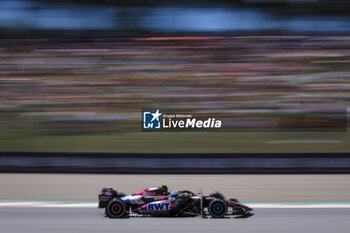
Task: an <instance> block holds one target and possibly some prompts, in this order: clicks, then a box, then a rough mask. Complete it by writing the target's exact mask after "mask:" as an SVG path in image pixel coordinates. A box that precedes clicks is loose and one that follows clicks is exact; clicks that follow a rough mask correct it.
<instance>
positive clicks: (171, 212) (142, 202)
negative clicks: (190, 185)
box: [99, 185, 252, 218]
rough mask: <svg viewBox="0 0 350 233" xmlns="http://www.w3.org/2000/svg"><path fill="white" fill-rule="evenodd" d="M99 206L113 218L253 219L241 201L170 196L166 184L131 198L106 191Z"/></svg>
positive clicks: (182, 192)
mask: <svg viewBox="0 0 350 233" xmlns="http://www.w3.org/2000/svg"><path fill="white" fill-rule="evenodd" d="M99 207H100V208H105V213H106V215H107V216H108V217H110V218H123V217H128V216H130V215H135V216H154V217H156V216H158V217H195V216H202V217H207V216H211V217H213V218H223V217H227V216H233V215H238V216H241V217H249V216H251V215H252V213H251V211H252V209H251V208H250V207H248V206H246V205H243V204H242V203H240V202H239V201H238V200H237V199H228V200H227V199H225V197H224V196H223V195H222V194H221V193H219V192H214V193H211V194H210V195H208V196H202V195H196V194H194V193H193V192H191V191H189V190H180V191H172V192H170V193H168V188H167V187H166V185H163V186H162V187H157V188H149V189H144V190H141V191H138V192H136V193H134V194H131V195H126V194H124V193H119V192H117V191H116V190H114V189H112V188H104V189H102V191H101V193H100V194H99Z"/></svg>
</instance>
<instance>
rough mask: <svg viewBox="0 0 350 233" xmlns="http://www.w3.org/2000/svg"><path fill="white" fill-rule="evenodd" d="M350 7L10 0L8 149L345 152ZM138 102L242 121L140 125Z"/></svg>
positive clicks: (3, 104) (324, 0)
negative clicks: (198, 128) (215, 128)
mask: <svg viewBox="0 0 350 233" xmlns="http://www.w3.org/2000/svg"><path fill="white" fill-rule="evenodd" d="M349 5H350V2H349V1H346V0H337V1H334V0H305V1H302V0H295V1H293V0H288V1H287V0H226V1H225V0H217V1H214V0H212V1H210V0H208V1H195V0H192V1H175V0H174V1H173V0H167V1H150V0H131V1H118V0H100V1H92V0H91V1H90V0H75V1H74V0H70V1H64V0H63V1H53V0H52V1H50V0H49V1H48V0H45V1H27V0H2V1H0V112H1V113H0V151H43V152H140V153H146V152H148V153H153V152H162V153H183V152H189V153H192V152H198V153H200V152H212V153H218V152H225V153H234V152H277V153H278V152H349V151H350V143H349V142H350V141H349V133H347V128H346V124H345V122H346V112H347V111H348V109H347V107H348V106H349V97H350V95H349V89H350V66H349V63H350V59H349V57H350V36H349V33H350V16H348V14H349V11H350V10H349V9H350V8H349ZM141 108H149V109H162V108H166V109H175V110H183V111H186V112H197V113H198V112H199V113H201V112H205V113H212V114H213V115H214V116H216V117H220V115H215V114H220V113H225V114H228V115H229V118H228V119H226V122H229V125H230V126H232V127H234V130H229V131H225V132H211V133H209V132H186V133H179V132H178V133H164V132H161V133H141V124H140V121H141ZM320 113H322V114H323V118H322V117H319V114H320ZM315 124H316V125H315ZM334 124H335V125H336V126H337V127H335V128H334V127H333V128H330V129H329V128H327V126H329V125H334ZM339 125H340V126H341V127H338V126H339ZM310 126H312V127H310ZM295 129H298V130H295ZM155 142H156V144H157V146H155Z"/></svg>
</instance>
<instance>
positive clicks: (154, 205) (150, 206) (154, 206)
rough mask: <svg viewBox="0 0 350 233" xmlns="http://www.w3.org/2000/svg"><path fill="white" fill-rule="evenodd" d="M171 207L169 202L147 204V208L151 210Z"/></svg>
mask: <svg viewBox="0 0 350 233" xmlns="http://www.w3.org/2000/svg"><path fill="white" fill-rule="evenodd" d="M169 208H170V203H169V202H162V203H149V204H147V210H151V211H162V210H169Z"/></svg>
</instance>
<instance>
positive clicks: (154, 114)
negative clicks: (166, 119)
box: [151, 109, 162, 122]
mask: <svg viewBox="0 0 350 233" xmlns="http://www.w3.org/2000/svg"><path fill="white" fill-rule="evenodd" d="M151 114H152V116H153V118H152V120H151V122H152V121H154V120H156V119H157V121H159V117H160V116H161V115H162V114H161V113H160V112H159V109H157V111H156V112H155V113H151Z"/></svg>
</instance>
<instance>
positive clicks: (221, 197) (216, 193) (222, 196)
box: [208, 192, 225, 200]
mask: <svg viewBox="0 0 350 233" xmlns="http://www.w3.org/2000/svg"><path fill="white" fill-rule="evenodd" d="M208 197H215V198H216V199H221V200H225V197H224V195H223V194H222V193H220V192H213V193H211V194H209V195H208Z"/></svg>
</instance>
